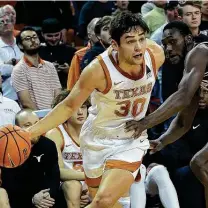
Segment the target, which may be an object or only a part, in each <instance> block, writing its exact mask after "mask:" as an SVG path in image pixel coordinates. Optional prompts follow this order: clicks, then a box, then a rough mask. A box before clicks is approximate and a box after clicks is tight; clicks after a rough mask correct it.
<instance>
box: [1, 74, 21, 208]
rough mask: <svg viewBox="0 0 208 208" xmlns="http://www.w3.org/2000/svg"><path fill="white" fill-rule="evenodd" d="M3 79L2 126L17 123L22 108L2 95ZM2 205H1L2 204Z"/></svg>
mask: <svg viewBox="0 0 208 208" xmlns="http://www.w3.org/2000/svg"><path fill="white" fill-rule="evenodd" d="M1 83H2V81H1V76H0V118H1V119H0V126H3V125H7V124H13V125H14V124H15V115H16V114H17V113H18V112H19V111H20V110H21V109H20V107H19V105H18V104H17V103H16V102H15V101H13V100H11V99H9V98H6V97H3V95H2V84H1ZM0 207H1V206H0Z"/></svg>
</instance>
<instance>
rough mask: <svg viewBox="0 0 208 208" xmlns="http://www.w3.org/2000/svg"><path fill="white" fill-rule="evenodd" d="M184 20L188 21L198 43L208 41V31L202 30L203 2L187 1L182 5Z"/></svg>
mask: <svg viewBox="0 0 208 208" xmlns="http://www.w3.org/2000/svg"><path fill="white" fill-rule="evenodd" d="M181 16H182V21H183V22H184V23H186V24H187V25H188V27H189V29H190V31H191V33H192V35H193V37H194V40H195V42H196V43H201V42H204V41H208V36H207V35H208V31H200V29H199V26H200V24H201V2H200V1H186V2H185V3H184V4H183V5H181Z"/></svg>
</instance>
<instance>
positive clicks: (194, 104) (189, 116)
mask: <svg viewBox="0 0 208 208" xmlns="http://www.w3.org/2000/svg"><path fill="white" fill-rule="evenodd" d="M198 102H199V98H198V96H194V98H193V100H192V101H191V103H190V105H189V106H188V107H186V108H184V109H183V110H182V111H181V112H179V113H178V115H177V116H176V117H175V118H174V119H173V121H172V122H171V125H170V126H169V128H168V130H167V131H166V132H165V133H164V134H163V135H162V136H161V137H160V138H159V140H160V142H162V144H163V146H166V145H168V144H171V143H173V142H175V141H176V140H178V139H179V138H181V137H182V136H183V135H184V134H185V133H186V132H187V131H188V130H189V129H190V128H191V125H192V122H193V119H194V117H195V114H196V112H197V109H198Z"/></svg>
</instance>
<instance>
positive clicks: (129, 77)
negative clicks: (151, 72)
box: [108, 49, 146, 81]
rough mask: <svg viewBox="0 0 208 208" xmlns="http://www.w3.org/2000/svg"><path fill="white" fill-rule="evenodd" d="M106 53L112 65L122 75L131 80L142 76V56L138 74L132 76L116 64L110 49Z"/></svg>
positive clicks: (143, 68)
mask: <svg viewBox="0 0 208 208" xmlns="http://www.w3.org/2000/svg"><path fill="white" fill-rule="evenodd" d="M108 55H109V58H110V60H111V62H112V64H113V65H114V67H115V68H116V69H117V70H118V71H119V72H120V73H121V74H122V75H123V76H124V77H127V78H128V79H131V80H135V81H136V80H139V79H141V78H142V77H143V76H144V72H145V68H146V67H145V60H144V58H143V63H142V70H141V73H140V74H139V75H138V76H133V75H130V74H128V73H127V72H125V71H123V69H121V68H120V67H119V66H118V64H117V63H116V61H115V60H114V58H113V55H112V49H111V50H109V52H108Z"/></svg>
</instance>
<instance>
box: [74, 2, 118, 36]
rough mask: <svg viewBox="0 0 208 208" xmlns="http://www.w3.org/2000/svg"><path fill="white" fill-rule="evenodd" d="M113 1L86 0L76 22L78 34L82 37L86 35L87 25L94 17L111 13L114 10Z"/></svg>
mask: <svg viewBox="0 0 208 208" xmlns="http://www.w3.org/2000/svg"><path fill="white" fill-rule="evenodd" d="M114 7H115V5H114V2H113V1H103V0H98V1H88V2H86V3H85V4H84V6H83V7H82V9H81V11H80V16H79V23H78V36H79V37H81V38H82V39H86V37H87V25H88V24H89V22H90V21H91V20H92V19H93V18H95V17H104V16H106V15H111V14H112V12H113V11H114Z"/></svg>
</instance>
